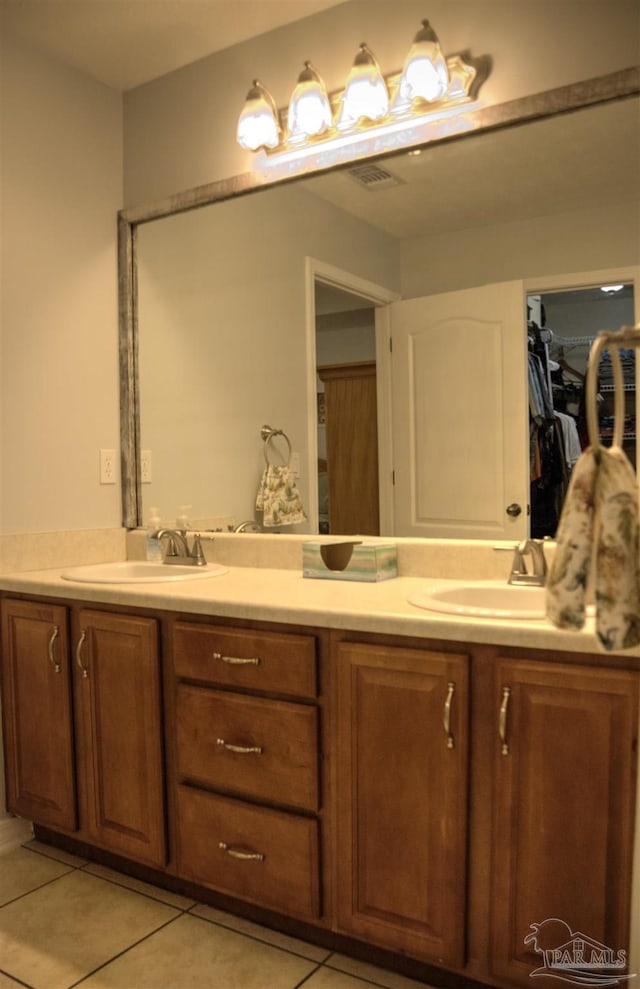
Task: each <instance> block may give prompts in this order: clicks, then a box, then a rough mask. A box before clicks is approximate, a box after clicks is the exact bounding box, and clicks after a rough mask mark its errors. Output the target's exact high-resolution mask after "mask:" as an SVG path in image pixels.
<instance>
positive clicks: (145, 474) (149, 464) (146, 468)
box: [140, 450, 153, 484]
mask: <svg viewBox="0 0 640 989" xmlns="http://www.w3.org/2000/svg"><path fill="white" fill-rule="evenodd" d="M152 480H153V457H152V455H151V450H141V451H140V481H141V482H142V484H151V481H152Z"/></svg>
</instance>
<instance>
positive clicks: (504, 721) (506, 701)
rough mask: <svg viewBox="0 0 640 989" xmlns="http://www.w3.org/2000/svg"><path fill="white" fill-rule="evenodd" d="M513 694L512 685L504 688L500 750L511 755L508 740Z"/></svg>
mask: <svg viewBox="0 0 640 989" xmlns="http://www.w3.org/2000/svg"><path fill="white" fill-rule="evenodd" d="M510 696H511V687H503V688H502V703H501V704H500V724H499V729H498V730H499V732H500V742H501V743H502V745H501V749H500V751H501V752H502V755H509V742H508V740H507V713H508V710H509V697H510Z"/></svg>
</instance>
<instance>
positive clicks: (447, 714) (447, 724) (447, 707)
mask: <svg viewBox="0 0 640 989" xmlns="http://www.w3.org/2000/svg"><path fill="white" fill-rule="evenodd" d="M448 688H449V689H448V691H447V699H446V701H445V702H444V719H443V720H444V733H445V735H446V736H447V748H448V749H452V748H453V746H454V742H453V735H452V734H451V702H452V701H453V692H454V690H455V689H456V685H455V683H453V682H449V684H448Z"/></svg>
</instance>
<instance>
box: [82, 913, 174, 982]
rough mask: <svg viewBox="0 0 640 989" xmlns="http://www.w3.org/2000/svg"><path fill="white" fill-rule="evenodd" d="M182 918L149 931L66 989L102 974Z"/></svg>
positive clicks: (170, 920) (171, 919)
mask: <svg viewBox="0 0 640 989" xmlns="http://www.w3.org/2000/svg"><path fill="white" fill-rule="evenodd" d="M181 916H182V914H181V913H179V914H178V915H177V916H176V917H170V918H169V920H167V921H165V923H164V924H160V926H159V927H156V928H154V930H152V931H149V933H148V934H145V935H144V937H141V938H138V940H137V941H133V942H132V943H131V944H129V945H127V947H126V948H123V949H122V951H118V952H116V954H115V955H113V956H112V957H111V958H107V960H106V961H104V962H102V964H100V965H96V967H95V968H94V969H92V970H91V971H90V972H87V973H86V974H85V975H83V976H82V978H81V979H78V980H77V981H76V982H72V983H70V985H68V986H66V989H76V986H82V983H83V982H86V980H87V979H90V978H91V977H92V976H93V975H95V974H96V972H100V971H101V970H102V969H103V968H106V967H107V965H111V963H112V962H115V961H117V959H118V958H122V957H123V956H124V955H127V954H128V953H129V952H130V951H132V950H133V949H134V948H137V947H138V945H140V944H144V942H145V941H148V940H149V938H151V937H154V935H155V934H158V932H159V931H163V930H164V929H165V927H169V926H170V925H171V924H174V923H175V922H176V920H179V919H180V917H181Z"/></svg>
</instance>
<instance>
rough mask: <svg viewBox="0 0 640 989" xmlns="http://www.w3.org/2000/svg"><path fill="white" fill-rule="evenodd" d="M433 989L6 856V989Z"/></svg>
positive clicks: (2, 950)
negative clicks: (372, 988) (74, 987)
mask: <svg viewBox="0 0 640 989" xmlns="http://www.w3.org/2000/svg"><path fill="white" fill-rule="evenodd" d="M71 986H78V987H81V989H297V987H298V986H304V987H305V989H371V987H372V986H373V987H375V986H379V987H383V989H428V987H426V986H425V985H424V983H421V982H415V981H413V980H411V979H407V978H405V977H404V976H401V975H396V974H394V973H391V972H385V971H383V970H382V969H379V968H375V967H374V966H372V965H368V964H366V963H364V962H360V961H355V960H353V959H350V958H347V957H346V956H344V955H339V954H335V953H332V952H329V951H327V949H325V948H318V947H317V946H315V945H312V944H307V943H305V942H303V941H298V940H296V939H294V938H290V937H287V936H286V935H283V934H278V933H276V932H274V931H270V930H268V929H266V928H263V927H259V926H257V925H256V924H251V923H249V922H247V921H243V920H241V919H239V918H237V917H233V916H231V915H230V914H226V913H222V912H221V911H219V910H214V909H213V908H212V907H208V906H204V905H202V904H198V903H196V902H195V901H193V900H188V899H186V898H185V897H182V896H178V895H176V894H174V893H169V892H167V891H165V890H162V889H158V888H156V887H155V886H149V885H147V884H145V883H141V882H139V881H138V880H135V879H131V878H129V877H128V876H124V875H121V874H120V873H118V872H113V871H111V870H110V869H105V868H104V867H102V866H98V865H94V864H92V863H89V862H86V861H85V860H84V859H79V858H76V857H75V856H72V855H68V854H67V853H66V852H62V851H59V850H57V849H53V848H49V847H48V846H46V845H43V844H41V843H39V842H37V841H29V842H27V843H26V844H25V845H23V846H21V847H18V848H15V849H13V850H10V851H8V852H6V854H3V855H2V856H0V989H20V987H23V989H24V987H28V989H70V987H71Z"/></svg>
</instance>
